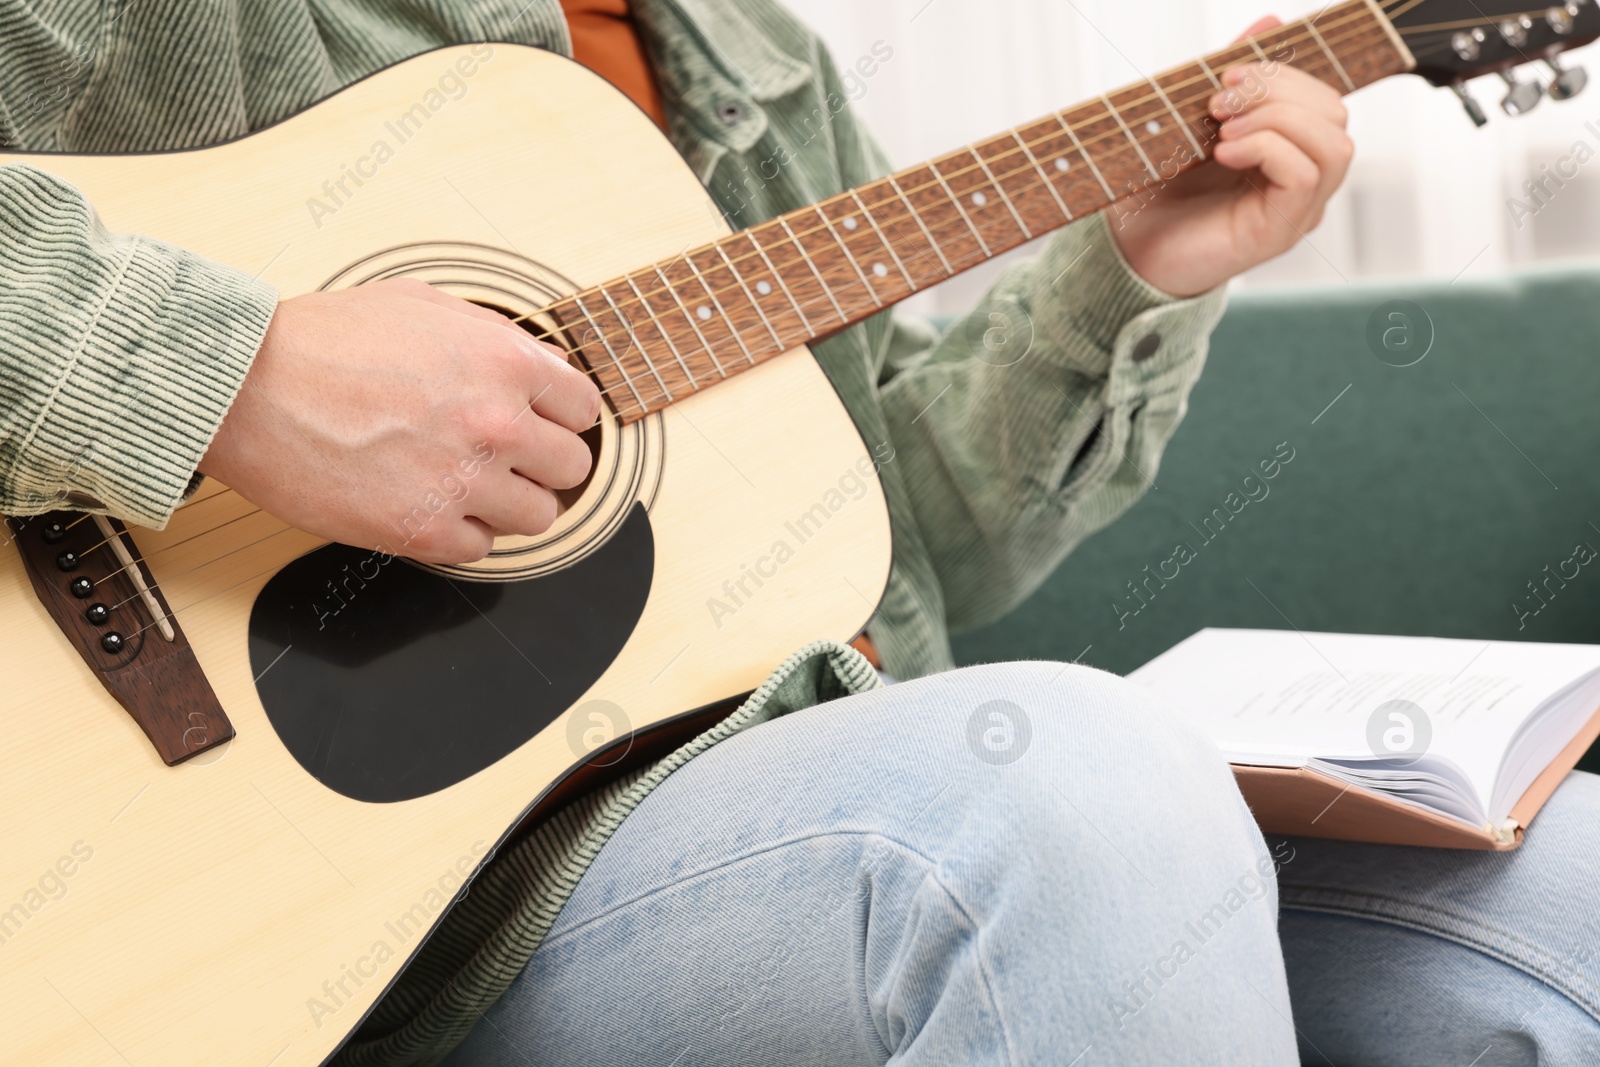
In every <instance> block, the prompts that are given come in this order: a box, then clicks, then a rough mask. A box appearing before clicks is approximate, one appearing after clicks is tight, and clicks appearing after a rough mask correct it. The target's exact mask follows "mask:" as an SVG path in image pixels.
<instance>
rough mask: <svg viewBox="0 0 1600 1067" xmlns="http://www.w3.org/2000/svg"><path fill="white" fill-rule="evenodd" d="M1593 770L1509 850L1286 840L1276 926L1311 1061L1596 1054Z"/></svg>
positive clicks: (1546, 1061) (1599, 929)
mask: <svg viewBox="0 0 1600 1067" xmlns="http://www.w3.org/2000/svg"><path fill="white" fill-rule="evenodd" d="M1597 846H1600V778H1597V777H1595V776H1594V775H1590V774H1580V773H1574V774H1572V775H1571V776H1569V777H1568V778H1567V780H1566V781H1565V782H1564V783H1562V786H1561V788H1560V789H1558V790H1557V791H1556V794H1555V796H1554V797H1553V798H1551V800H1550V802H1549V803H1548V804H1547V805H1545V808H1544V810H1543V811H1542V812H1540V813H1539V816H1538V818H1536V819H1535V820H1534V823H1533V826H1532V827H1531V828H1530V829H1529V831H1528V833H1527V836H1526V838H1525V839H1524V841H1523V844H1522V847H1521V848H1519V849H1517V850H1516V851H1514V852H1506V853H1493V852H1490V853H1485V852H1447V851H1439V850H1434V849H1407V848H1396V847H1393V846H1388V845H1356V844H1351V843H1349V842H1344V841H1305V840H1300V839H1290V840H1289V841H1287V842H1280V843H1279V848H1280V849H1282V848H1290V849H1293V850H1294V852H1295V854H1296V857H1297V858H1296V859H1295V861H1294V862H1293V863H1290V864H1288V865H1286V866H1285V867H1284V868H1283V871H1282V874H1281V875H1280V889H1279V892H1280V894H1281V897H1282V907H1283V914H1282V919H1281V921H1280V924H1279V925H1280V933H1281V935H1282V937H1283V947H1284V953H1285V956H1286V958H1287V961H1288V971H1289V988H1290V991H1291V993H1292V995H1293V1000H1294V1006H1295V1014H1296V1016H1297V1020H1298V1022H1299V1023H1300V1029H1301V1031H1302V1036H1301V1055H1302V1057H1303V1058H1304V1061H1305V1062H1306V1063H1308V1064H1321V1063H1336V1064H1338V1065H1339V1067H1347V1065H1359V1064H1373V1065H1386V1064H1433V1063H1440V1064H1460V1065H1461V1067H1468V1065H1472V1067H1534V1065H1535V1064H1537V1065H1540V1067H1567V1065H1577V1064H1600V848H1597Z"/></svg>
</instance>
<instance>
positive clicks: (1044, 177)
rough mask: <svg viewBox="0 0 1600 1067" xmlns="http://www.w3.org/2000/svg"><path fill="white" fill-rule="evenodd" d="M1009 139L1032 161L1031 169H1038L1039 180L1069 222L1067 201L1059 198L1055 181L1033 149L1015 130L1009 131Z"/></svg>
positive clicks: (1070, 217)
mask: <svg viewBox="0 0 1600 1067" xmlns="http://www.w3.org/2000/svg"><path fill="white" fill-rule="evenodd" d="M1011 139H1012V140H1013V141H1015V142H1017V147H1018V148H1020V149H1022V154H1023V155H1025V156H1027V157H1028V162H1029V163H1032V164H1033V169H1034V170H1036V171H1038V173H1039V180H1040V181H1042V182H1044V187H1045V188H1046V189H1048V190H1050V195H1051V196H1053V197H1055V201H1056V207H1058V208H1060V209H1061V213H1062V214H1063V215H1065V216H1066V217H1067V221H1068V222H1071V221H1072V211H1071V210H1070V209H1069V208H1068V207H1067V202H1066V201H1065V200H1063V199H1061V194H1060V193H1058V192H1056V185H1055V182H1053V181H1051V180H1050V176H1049V175H1048V174H1046V173H1045V170H1044V168H1043V167H1041V166H1040V165H1039V157H1038V156H1036V155H1034V154H1033V149H1031V148H1029V147H1028V145H1027V143H1026V142H1025V141H1023V139H1022V138H1021V137H1019V136H1018V135H1017V131H1016V130H1012V131H1011Z"/></svg>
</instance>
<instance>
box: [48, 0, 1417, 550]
mask: <svg viewBox="0 0 1600 1067" xmlns="http://www.w3.org/2000/svg"><path fill="white" fill-rule="evenodd" d="M1386 2H1387V3H1389V4H1393V3H1406V2H1412V0H1386ZM1362 13H1364V9H1353V11H1352V12H1351V13H1350V14H1349V15H1347V16H1346V17H1344V18H1341V19H1337V20H1332V21H1331V22H1330V23H1327V24H1325V25H1328V26H1339V25H1343V24H1347V23H1349V22H1351V21H1355V20H1357V18H1358V17H1359V16H1360V15H1361V14H1362ZM1304 25H1305V23H1299V24H1296V25H1295V26H1289V27H1283V29H1285V30H1290V31H1296V26H1304ZM1357 32H1361V31H1360V30H1358V31H1357ZM1269 33H1270V31H1269ZM1267 36H1268V35H1267V34H1263V35H1258V38H1259V39H1262V40H1265V39H1266V38H1267ZM1351 36H1354V34H1348V33H1347V34H1337V35H1334V36H1333V41H1334V42H1338V43H1342V42H1343V41H1345V40H1347V39H1349V37H1351ZM1312 40H1313V38H1312V36H1311V34H1310V33H1307V32H1298V31H1297V32H1292V33H1291V34H1290V36H1288V37H1285V38H1283V39H1280V40H1276V41H1271V42H1270V43H1271V46H1272V47H1274V48H1281V47H1282V46H1284V45H1286V44H1303V43H1306V42H1309V41H1312ZM1247 44H1249V42H1240V43H1239V44H1238V45H1235V46H1232V47H1231V48H1230V49H1226V50H1224V51H1229V50H1232V49H1233V48H1243V47H1245V46H1246V45H1247ZM1214 54H1215V53H1214ZM1158 77H1159V76H1158ZM1204 80H1205V79H1202V78H1195V79H1190V80H1189V81H1186V82H1182V83H1179V84H1178V85H1174V86H1172V87H1171V88H1172V89H1173V90H1174V91H1177V90H1179V89H1180V88H1181V87H1182V86H1184V85H1193V84H1197V83H1201V82H1203V81H1204ZM1210 95H1212V94H1211V93H1210V92H1209V91H1208V92H1207V93H1205V94H1202V95H1200V96H1196V97H1191V98H1185V99H1183V100H1182V101H1181V102H1175V106H1189V105H1191V104H1194V103H1197V102H1200V101H1202V100H1205V99H1207V98H1209V96H1210ZM1154 99H1155V97H1154V96H1145V97H1142V98H1140V99H1139V100H1136V101H1131V102H1124V103H1123V105H1122V107H1123V108H1124V109H1131V108H1132V107H1135V106H1137V105H1138V104H1140V103H1148V102H1151V101H1153V100H1154ZM1108 114H1109V112H1108ZM1103 121H1104V119H1096V120H1095V122H1103ZM1088 125H1091V124H1090V123H1085V124H1081V125H1080V126H1079V127H1078V129H1083V128H1086V127H1087V126H1088ZM1119 132H1120V131H1117V130H1112V131H1108V132H1107V133H1105V134H1102V135H1098V137H1093V138H1090V139H1089V140H1088V141H1082V142H1080V143H1083V144H1085V146H1087V145H1088V144H1094V143H1096V142H1097V141H1098V140H1103V139H1107V138H1111V137H1115V136H1117V134H1118V133H1119ZM1055 136H1058V135H1053V136H1051V137H1046V138H1040V139H1037V140H1035V141H1033V142H1031V145H1030V147H1032V146H1037V145H1040V144H1043V143H1044V142H1045V141H1047V140H1053V139H1054V137H1055ZM975 147H976V146H971V148H972V149H975ZM1132 147H1133V146H1132V145H1131V144H1129V143H1127V142H1126V141H1125V140H1124V141H1119V143H1118V145H1117V146H1116V147H1115V148H1114V150H1113V151H1112V152H1111V153H1104V154H1102V158H1105V157H1106V155H1110V157H1111V158H1113V159H1120V158H1121V157H1125V156H1126V154H1127V153H1128V152H1129V151H1130V150H1132ZM959 151H960V150H957V152H954V153H951V155H956V154H958V153H959ZM1018 151H1019V150H1018V149H1012V150H1008V151H1007V152H1005V153H1001V154H999V155H997V156H995V157H993V158H992V159H991V160H989V162H998V161H999V160H1001V159H1003V158H1005V157H1007V156H1014V155H1016V154H1017V153H1018ZM1072 154H1073V152H1071V151H1068V152H1065V153H1061V154H1060V155H1059V156H1057V155H1052V154H1047V155H1046V156H1045V157H1043V158H1042V159H1040V162H1041V163H1044V162H1053V161H1054V160H1055V159H1057V158H1065V157H1066V156H1070V155H1072ZM1082 154H1084V155H1085V156H1086V153H1082ZM974 155H976V153H975V151H974ZM977 169H978V168H977V167H976V166H969V167H967V168H965V169H964V170H960V171H955V172H952V173H951V174H949V175H948V176H947V177H957V176H958V175H960V174H963V173H968V172H971V171H975V170H977ZM1032 169H1034V168H1033V167H1032V166H1031V165H1030V166H1026V167H1019V168H1018V169H1016V170H1013V171H1008V172H1006V173H1004V174H1002V175H996V176H995V181H996V184H997V185H999V184H1003V181H1004V179H1006V178H1012V177H1016V176H1017V175H1021V174H1026V173H1028V172H1029V171H1030V170H1032ZM928 187H931V184H930V185H929V186H922V187H917V188H928ZM904 191H906V192H915V191H916V189H911V190H904ZM842 195H847V194H841V196H842ZM830 199H837V198H830ZM827 202H828V201H823V202H822V203H824V204H825V203H827ZM896 202H897V201H896V199H894V198H890V199H886V200H883V201H879V202H876V203H873V204H871V205H864V206H865V207H867V208H868V209H869V210H870V209H871V208H882V207H883V206H885V205H887V204H894V203H896ZM818 206H820V204H819V205H818ZM913 217H914V216H912V215H910V214H900V215H896V216H893V217H889V218H885V219H883V222H884V223H885V224H886V225H888V226H891V227H894V226H897V225H898V224H900V223H902V222H905V221H907V220H909V219H912V218H913ZM946 225H953V223H949V222H947V223H946ZM943 228H944V227H939V229H940V230H941V236H942V231H943ZM980 228H981V227H980ZM816 232H821V230H820V228H817V229H814V230H809V231H808V230H802V231H800V233H797V234H795V236H796V237H799V236H803V235H805V234H808V233H816ZM957 239H958V240H959V239H960V238H959V237H958V238H957ZM841 244H844V251H845V252H846V253H847V254H849V247H848V244H846V243H844V242H841ZM751 258H753V254H747V255H742V256H738V257H734V261H735V262H742V261H746V260H749V259H751ZM734 288H736V287H734V286H728V287H725V288H723V289H720V290H712V289H708V290H707V291H708V293H709V294H710V295H712V296H713V298H715V296H717V295H721V294H726V293H728V292H731V291H733V289H734ZM846 288H853V285H852V286H849V287H846ZM664 292H668V290H666V289H659V290H655V291H653V293H651V294H649V295H660V294H661V293H664ZM558 303H559V302H558ZM623 303H640V301H625V302H623ZM553 306H556V305H552V307H553ZM645 306H646V308H647V309H648V304H645ZM536 313H537V312H536ZM779 314H790V315H797V314H798V309H795V310H789V309H785V310H784V311H781V312H779ZM528 317H529V316H522V317H521V319H520V320H514V321H521V320H526V319H527V318H528ZM649 318H650V321H651V322H652V323H653V324H654V325H655V327H656V328H657V329H658V330H659V331H661V332H662V333H663V335H665V332H666V327H665V323H664V322H662V321H661V319H660V318H659V317H658V316H656V315H655V314H654V313H651V314H650V316H649ZM729 325H730V327H731V326H732V323H731V322H730V323H729ZM545 336H546V337H548V336H549V334H548V333H546V334H545ZM687 343H688V342H686V344H687ZM560 347H562V348H563V350H566V351H568V353H569V355H570V354H573V353H572V352H571V350H568V349H565V346H564V345H562V346H560ZM708 352H709V349H707V348H705V347H702V346H698V345H696V346H693V347H692V349H691V353H690V354H693V355H698V354H703V353H708ZM641 358H647V357H643V355H642V353H641ZM621 388H622V387H621V386H616V387H612V388H610V389H602V390H601V392H602V393H603V394H610V393H612V392H614V391H617V390H620V389H621ZM658 395H664V394H658ZM652 399H656V397H652ZM637 406H638V405H630V406H629V408H627V409H625V411H627V410H632V408H633V407H637ZM641 410H643V409H641ZM227 492H232V489H231V487H226V488H224V489H223V490H222V491H221V492H219V493H215V494H211V495H210V496H208V497H206V498H204V499H215V498H216V497H217V496H220V495H222V493H227ZM201 502H202V501H192V502H191V503H190V504H185V505H182V506H181V507H180V508H178V509H175V510H182V509H183V508H186V507H189V506H192V505H193V504H198V503H201ZM257 510H259V509H257ZM252 514H253V512H252ZM242 517H244V516H240V518H242ZM76 521H82V520H81V519H79V520H76ZM229 521H230V523H231V522H233V521H237V519H235V520H229ZM223 525H227V524H223ZM216 528H217V527H214V528H213V529H216ZM206 532H209V531H202V532H201V533H199V534H195V535H193V537H199V536H203V535H204V533H206ZM192 539H193V538H192V537H191V538H185V541H187V540H192ZM102 543H104V542H102ZM96 547H99V546H96ZM176 547H178V544H177V543H175V544H173V545H168V546H164V547H163V548H162V549H159V550H157V552H156V553H152V555H155V554H158V553H159V552H164V551H167V550H168V549H171V548H176ZM124 569H125V568H124Z"/></svg>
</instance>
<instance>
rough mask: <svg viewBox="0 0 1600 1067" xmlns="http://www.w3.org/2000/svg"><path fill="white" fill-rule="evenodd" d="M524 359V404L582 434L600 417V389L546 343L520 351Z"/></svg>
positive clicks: (560, 424) (558, 423) (552, 420)
mask: <svg viewBox="0 0 1600 1067" xmlns="http://www.w3.org/2000/svg"><path fill="white" fill-rule="evenodd" d="M524 355H525V357H526V358H527V361H528V370H529V387H530V392H529V395H528V406H529V407H531V408H533V410H534V411H535V412H537V413H538V414H539V415H541V416H543V417H544V418H546V419H549V420H550V421H551V422H553V423H556V424H557V425H559V426H564V427H566V428H567V429H569V430H571V431H572V432H573V433H582V432H583V431H584V430H587V429H588V428H589V427H591V426H593V425H594V423H595V420H596V419H598V418H599V417H600V389H599V387H598V386H596V385H595V384H594V382H593V380H591V379H590V377H589V376H588V375H587V374H585V373H584V372H583V371H581V370H578V369H577V368H576V367H574V366H572V365H571V364H570V363H568V362H567V361H566V359H565V358H564V357H563V356H562V355H561V354H560V353H559V352H557V351H552V350H551V349H550V348H549V347H548V346H547V345H538V344H535V345H532V346H529V347H528V348H527V349H525V350H524Z"/></svg>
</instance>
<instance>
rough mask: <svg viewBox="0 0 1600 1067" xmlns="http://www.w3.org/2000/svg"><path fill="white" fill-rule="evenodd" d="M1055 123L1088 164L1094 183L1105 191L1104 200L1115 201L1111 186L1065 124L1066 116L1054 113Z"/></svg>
mask: <svg viewBox="0 0 1600 1067" xmlns="http://www.w3.org/2000/svg"><path fill="white" fill-rule="evenodd" d="M1056 121H1057V122H1059V123H1061V128H1062V129H1063V130H1066V131H1067V136H1068V137H1070V138H1072V143H1073V144H1074V145H1077V147H1078V155H1080V156H1082V157H1083V161H1084V162H1085V163H1087V164H1089V173H1091V174H1093V175H1094V177H1095V181H1097V182H1099V183H1100V188H1102V189H1104V190H1105V193H1106V199H1107V200H1111V201H1115V200H1116V199H1117V194H1116V193H1113V192H1112V191H1111V186H1109V185H1107V184H1106V178H1105V175H1104V174H1101V173H1100V168H1099V167H1097V166H1095V162H1094V160H1093V159H1092V158H1090V156H1089V152H1088V150H1087V149H1085V148H1084V147H1083V142H1082V141H1080V140H1078V134H1077V132H1076V131H1075V130H1073V128H1072V126H1071V124H1070V123H1068V122H1067V120H1066V116H1064V115H1062V114H1061V112H1059V111H1057V112H1056Z"/></svg>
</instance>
